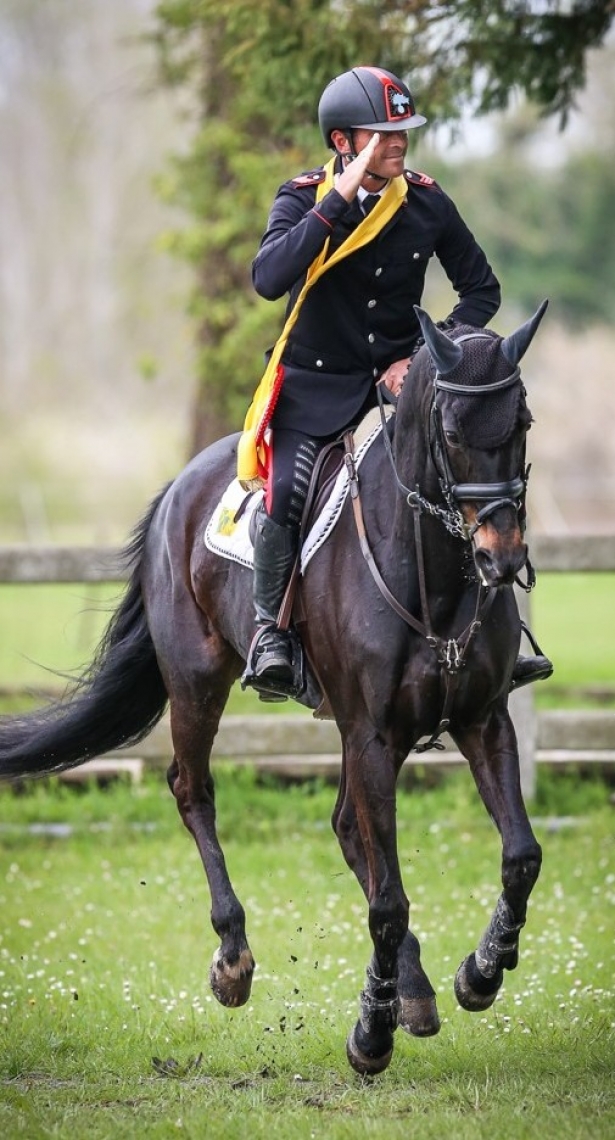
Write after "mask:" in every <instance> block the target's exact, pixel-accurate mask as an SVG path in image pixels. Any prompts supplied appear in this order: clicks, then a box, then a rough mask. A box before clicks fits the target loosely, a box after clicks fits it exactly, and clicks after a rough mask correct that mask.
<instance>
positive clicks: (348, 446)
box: [344, 394, 497, 752]
mask: <svg viewBox="0 0 615 1140" xmlns="http://www.w3.org/2000/svg"><path fill="white" fill-rule="evenodd" d="M379 399H380V400H381V396H380V394H379ZM381 414H382V416H383V420H384V424H383V434H384V438H385V441H386V443H387V444H388V447H389V448H390V446H391V445H390V441H389V437H388V433H387V431H386V419H385V418H384V409H383V407H382V404H381ZM391 458H392V453H391ZM344 463H345V465H346V470H347V472H348V479H349V483H350V500H351V503H352V511H353V515H354V520H355V525H356V528H357V535H358V538H359V545H360V547H361V553H362V554H363V557H364V558H365V561H366V562H367V565H368V567H369V570H370V573H371V575H372V578H373V579H374V582H375V583H376V586H377V587H378V589H379V590H380V593H381V594H382V596H383V598H384V599H385V601H387V602H388V604H389V605H390V606H391V608H392V609H393V610H394V611H395V613H396V614H397V615H398V617H400V618H401V619H402V621H404V622H405V623H406V625H408V626H409V627H410V629H413V630H414V631H415V633H418V634H420V636H421V637H423V638H424V639H425V641H426V642H427V644H428V645H430V646H431V648H432V649H433V650H434V652H436V653H437V654H438V663H439V665H440V668H441V673H442V675H443V677H444V683H445V691H444V704H443V707H442V712H441V714H440V720H439V722H438V726H437V728H436V729H435V731H434V732H433V733H432V734H431V736H430V738H429V740H427V741H426V742H425V743H423V744H417V745H415V747H414V748H413V749H412V751H413V752H426V751H427V750H428V749H430V748H435V749H437V750H439V751H441V750H443V749H444V744H443V743H442V741H441V740H440V737H441V735H442V733H443V732H445V731H446V729H447V728H448V726H449V724H450V716H451V711H452V706H453V701H454V699H455V693H456V690H457V686H458V683H459V676H460V673H461V670H462V669H463V667H464V666H465V663H466V661H465V659H466V654H467V651H468V648H469V645H470V642H471V641H472V638H473V637H474V636H475V634H476V633H477V632H478V630H479V629H480V627H481V625H482V622H483V619H484V618H485V617H486V615H487V613H488V612H489V610H490V609H491V606H492V604H493V601H494V599H495V595H496V593H497V591H496V589H495V587H494V586H489V587H486V586H483V585H482V584H481V583H480V582H479V584H478V591H477V595H476V607H475V610H474V617H473V618H472V621H471V622H470V623H469V624H468V625H467V626H466V628H465V629H464V630H463V632H462V633H461V634H460V635H459V637H457V638H448V639H447V640H445V639H444V638H442V637H439V636H438V635H437V634H435V633H434V631H433V627H432V624H431V616H430V612H429V603H428V598H427V581H426V575H425V558H424V555H423V535H422V531H421V517H420V516H421V510H422V502H423V500H422V496H420V495H418V493H412V492H408V495H409V496H412V498H408V502H409V504H410V506H411V507H413V509H414V537H415V543H416V559H417V569H418V577H419V595H420V602H421V614H422V616H423V621H420V620H419V619H418V618H416V617H415V616H414V614H411V613H410V611H409V610H407V609H406V607H405V606H403V605H402V604H401V602H399V601H398V600H397V598H396V597H395V595H394V594H392V593H391V591H390V590H389V587H388V586H387V584H386V582H385V581H384V578H383V577H382V574H381V573H380V570H379V569H378V566H377V565H376V562H375V559H374V556H373V554H372V551H371V548H370V545H369V541H368V538H367V533H366V530H365V520H364V518H363V508H362V506H361V497H360V493H359V477H358V474H357V468H356V464H355V458H354V438H353V434H352V432H347V433H346V435H345V436H344ZM395 474H396V476H397V472H395ZM397 481H398V483H399V485H400V487H401V488H402V490H403V491H404V492H407V491H408V489H407V488H406V487H404V486H403V484H402V483H400V480H399V479H397ZM424 501H425V502H427V500H424ZM439 511H441V508H439ZM432 513H433V512H432Z"/></svg>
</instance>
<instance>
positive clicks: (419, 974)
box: [332, 750, 440, 1037]
mask: <svg viewBox="0 0 615 1140" xmlns="http://www.w3.org/2000/svg"><path fill="white" fill-rule="evenodd" d="M332 823H333V829H334V831H335V833H336V835H337V837H338V840H339V843H340V846H341V849H342V852H343V855H344V858H345V860H346V862H347V863H348V866H349V867H350V868H351V870H352V871H354V873H355V875H356V877H357V879H358V881H359V883H360V885H361V887H362V888H363V892H364V894H365V897H366V898H368V896H369V874H368V865H367V858H366V855H365V849H364V847H363V842H362V839H361V836H360V834H359V827H358V823H357V814H356V810H355V805H354V802H353V799H352V796H351V795H350V793H349V791H348V781H347V778H346V759H345V750H344V755H343V757H342V772H341V779H340V787H339V792H338V797H337V803H336V805H335V810H334V812H333V818H332ZM370 978H373V968H372V966H371V965H370V967H369V968H368V984H369V979H370ZM397 1024H398V1026H399V1028H400V1029H403V1030H404V1031H405V1032H406V1033H410V1034H411V1035H412V1036H413V1037H432V1036H433V1035H434V1034H435V1033H438V1032H439V1030H440V1018H439V1016H438V1008H437V1004H436V993H435V990H434V988H433V986H432V984H431V982H430V981H429V978H428V977H427V974H426V973H425V970H424V969H423V966H422V963H421V947H420V943H419V940H418V938H417V937H416V935H415V934H414V933H413V932H412V930H410V929H409V930H407V931H406V933H405V934H404V937H403V939H402V942H401V945H400V947H399V950H398V952H397Z"/></svg>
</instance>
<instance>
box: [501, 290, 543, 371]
mask: <svg viewBox="0 0 615 1140" xmlns="http://www.w3.org/2000/svg"><path fill="white" fill-rule="evenodd" d="M548 304H549V302H548V301H543V302H542V305H540V307H539V308H538V309H537V310H536V312H535V313H534V316H533V317H530V319H529V321H526V322H525V324H524V325H521V328H518V329H517V330H516V332H514V333H511V334H510V336H507V337H505V338H504V340H503V341H502V343H501V345H500V348H501V350H502V354H503V355H504V356H505V357H506V360H507V361H508V363H509V364H518V363H519V361H520V360H521V357H522V356H523V355H524V354H525V353H526V352H527V350H528V348H529V347H530V344H531V343H532V340H533V338H534V333H535V332H536V329H537V328H538V326H539V324H540V322H541V320H542V318H543V317H544V315H545V312H546V309H547V305H548Z"/></svg>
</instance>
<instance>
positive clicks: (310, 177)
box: [290, 166, 327, 190]
mask: <svg viewBox="0 0 615 1140" xmlns="http://www.w3.org/2000/svg"><path fill="white" fill-rule="evenodd" d="M326 173H327V172H326V170H325V169H324V167H322V166H319V167H318V168H317V169H316V170H307V171H305V172H304V173H303V174H298V175H297V177H296V178H291V180H290V185H291V186H292V187H294V189H296V190H303V189H304V188H305V187H306V186H318V185H319V184H320V183H321V182H324V180H325V177H326Z"/></svg>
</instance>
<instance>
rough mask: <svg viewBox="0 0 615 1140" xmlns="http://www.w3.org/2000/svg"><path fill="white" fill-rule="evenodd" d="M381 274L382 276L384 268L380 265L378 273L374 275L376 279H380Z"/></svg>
mask: <svg viewBox="0 0 615 1140" xmlns="http://www.w3.org/2000/svg"><path fill="white" fill-rule="evenodd" d="M381 274H382V266H381V265H379V266H378V268H377V270H376V272H375V274H374V277H380V276H381Z"/></svg>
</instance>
